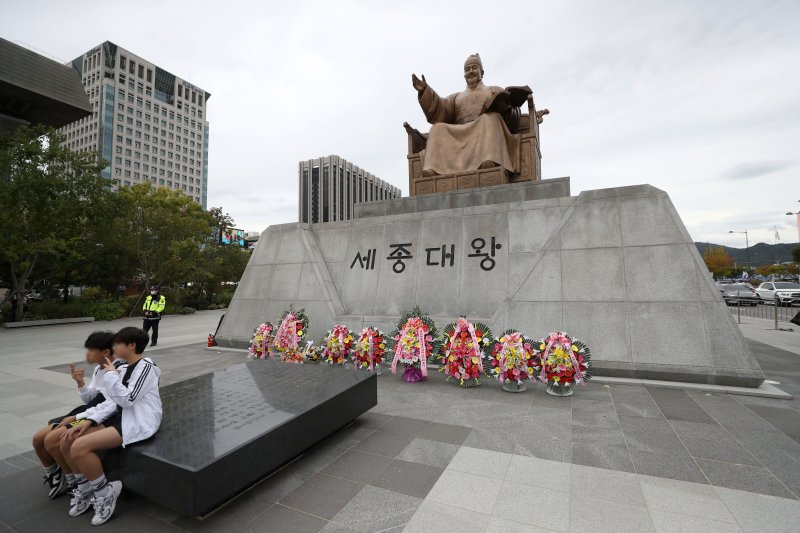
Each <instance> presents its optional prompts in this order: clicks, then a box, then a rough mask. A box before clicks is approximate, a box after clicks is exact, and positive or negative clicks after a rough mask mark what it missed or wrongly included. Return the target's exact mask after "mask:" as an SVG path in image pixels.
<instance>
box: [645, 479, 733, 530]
mask: <svg viewBox="0 0 800 533" xmlns="http://www.w3.org/2000/svg"><path fill="white" fill-rule="evenodd" d="M639 483H640V485H641V487H642V493H643V494H644V497H645V500H646V501H647V505H648V506H649V507H650V509H651V510H656V509H657V510H660V511H669V512H672V513H680V514H683V515H689V516H693V517H699V518H706V519H708V520H714V521H716V522H728V523H735V522H736V520H735V519H734V518H733V515H731V513H730V511H728V508H727V507H726V506H725V504H724V503H723V502H722V500H721V499H720V498H719V496H718V495H717V492H716V491H715V490H714V487H712V486H711V485H703V484H700V483H689V482H686V481H677V480H674V479H664V478H658V477H652V476H641V475H640V476H639Z"/></svg>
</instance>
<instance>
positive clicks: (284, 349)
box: [273, 307, 308, 363]
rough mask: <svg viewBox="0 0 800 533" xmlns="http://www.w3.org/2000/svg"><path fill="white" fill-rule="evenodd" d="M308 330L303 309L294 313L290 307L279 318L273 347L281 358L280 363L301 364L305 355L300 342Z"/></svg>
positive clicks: (306, 318) (306, 317)
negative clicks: (279, 322)
mask: <svg viewBox="0 0 800 533" xmlns="http://www.w3.org/2000/svg"><path fill="white" fill-rule="evenodd" d="M307 330H308V316H306V313H305V309H300V310H299V311H294V310H293V309H292V308H291V307H290V308H289V310H288V311H286V312H284V314H283V316H282V317H281V324H280V326H278V331H277V332H276V333H275V340H274V342H273V346H274V347H275V351H276V352H278V353H279V354H280V356H281V361H285V362H289V363H302V362H303V359H305V353H304V351H303V350H302V349H301V348H300V342H301V340H302V338H303V335H305V333H306V331H307Z"/></svg>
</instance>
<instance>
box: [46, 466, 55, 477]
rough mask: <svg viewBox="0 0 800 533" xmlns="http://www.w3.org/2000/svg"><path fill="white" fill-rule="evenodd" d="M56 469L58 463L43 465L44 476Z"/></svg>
mask: <svg viewBox="0 0 800 533" xmlns="http://www.w3.org/2000/svg"><path fill="white" fill-rule="evenodd" d="M56 470H58V464H54V465H50V466H45V467H44V475H45V476H49V475H50V474H52V473H53V472H55V471H56Z"/></svg>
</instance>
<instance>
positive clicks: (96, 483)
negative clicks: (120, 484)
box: [89, 474, 111, 498]
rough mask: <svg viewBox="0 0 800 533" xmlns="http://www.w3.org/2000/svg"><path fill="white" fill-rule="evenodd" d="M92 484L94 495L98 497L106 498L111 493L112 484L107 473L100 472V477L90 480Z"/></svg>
mask: <svg viewBox="0 0 800 533" xmlns="http://www.w3.org/2000/svg"><path fill="white" fill-rule="evenodd" d="M89 483H90V484H91V485H92V490H93V491H94V495H95V496H96V497H98V498H105V497H106V496H108V495H109V494H111V485H109V484H108V480H107V479H106V475H105V474H100V477H99V478H97V479H93V480H91V481H90V482H89Z"/></svg>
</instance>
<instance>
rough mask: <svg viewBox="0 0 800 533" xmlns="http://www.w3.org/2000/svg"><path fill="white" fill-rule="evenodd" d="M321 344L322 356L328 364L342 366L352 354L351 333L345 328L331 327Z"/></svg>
mask: <svg viewBox="0 0 800 533" xmlns="http://www.w3.org/2000/svg"><path fill="white" fill-rule="evenodd" d="M322 342H323V348H322V355H323V357H324V358H325V360H326V361H327V362H328V364H331V365H342V364H344V363H345V360H346V359H347V358H349V357H350V356H351V355H352V354H353V332H352V331H350V329H349V328H348V327H347V326H342V325H341V324H337V325H335V326H333V329H331V330H330V331H328V333H327V334H326V335H325V339H324V340H323V341H322Z"/></svg>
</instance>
